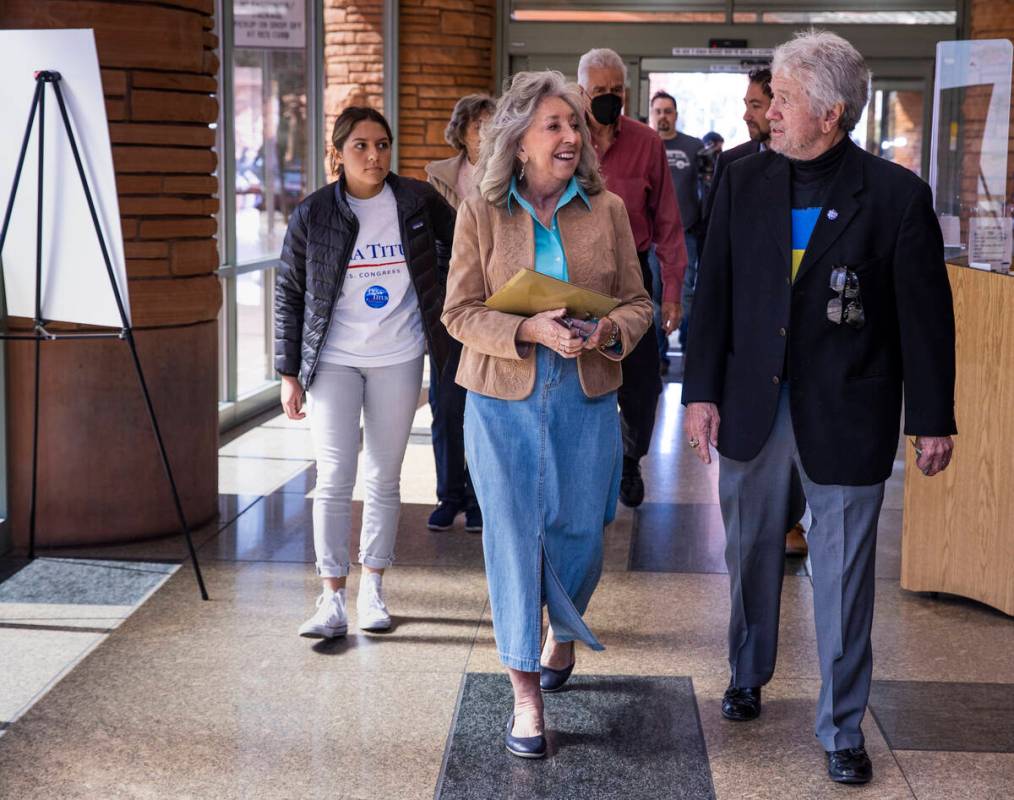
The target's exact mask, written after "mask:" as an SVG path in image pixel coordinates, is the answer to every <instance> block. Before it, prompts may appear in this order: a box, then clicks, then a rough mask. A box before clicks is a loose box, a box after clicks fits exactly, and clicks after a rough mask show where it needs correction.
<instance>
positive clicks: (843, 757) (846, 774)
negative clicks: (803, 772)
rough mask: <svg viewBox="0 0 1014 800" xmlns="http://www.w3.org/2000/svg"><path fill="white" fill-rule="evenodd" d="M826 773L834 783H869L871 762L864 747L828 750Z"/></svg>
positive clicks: (871, 775) (871, 777)
mask: <svg viewBox="0 0 1014 800" xmlns="http://www.w3.org/2000/svg"><path fill="white" fill-rule="evenodd" d="M827 774H828V775H830V776H831V780H833V781H834V782H835V783H869V782H870V781H871V780H872V779H873V764H872V763H871V762H870V757H869V756H868V755H866V748H865V747H849V748H846V749H845V750H829V751H828V754H827Z"/></svg>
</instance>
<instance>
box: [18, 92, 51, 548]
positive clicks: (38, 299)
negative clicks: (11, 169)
mask: <svg viewBox="0 0 1014 800" xmlns="http://www.w3.org/2000/svg"><path fill="white" fill-rule="evenodd" d="M35 92H36V99H37V101H38V111H39V164H38V167H39V185H38V194H37V198H36V200H37V208H36V214H37V218H36V221H35V336H36V339H35V414H34V415H33V416H34V419H33V420H32V499H31V505H30V507H29V511H28V558H29V559H33V558H35V517H36V510H37V508H38V506H37V501H38V485H39V375H40V365H41V362H42V350H41V347H40V345H41V344H42V338H41V336H42V334H41V333H40V331H39V327H40V326H41V325H42V189H43V186H44V185H45V184H44V182H43V181H44V175H45V170H44V162H43V153H44V152H45V149H44V148H45V144H46V93H45V84H44V83H43V82H42V81H41V80H40V81H38V82H37V83H36V84H35ZM11 205H12V206H13V203H11Z"/></svg>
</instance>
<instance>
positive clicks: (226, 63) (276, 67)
mask: <svg viewBox="0 0 1014 800" xmlns="http://www.w3.org/2000/svg"><path fill="white" fill-rule="evenodd" d="M218 2H219V14H218V15H216V20H217V21H220V23H221V27H220V28H219V29H218V33H219V34H220V39H221V41H222V68H221V74H220V85H221V109H222V111H221V117H220V120H219V154H220V158H219V163H220V165H221V175H220V185H221V195H222V204H221V212H220V226H219V230H220V238H221V241H222V246H221V252H222V266H221V268H220V270H219V277H220V279H221V281H222V295H223V298H224V302H223V305H222V311H221V314H220V316H219V333H220V335H219V342H220V347H221V362H220V369H221V375H220V380H219V400H220V403H221V406H220V408H221V409H222V412H223V415H224V416H223V419H227V420H232V421H238V420H240V419H242V418H243V417H245V416H249V415H250V414H253V413H257V411H258V410H260V409H261V408H263V407H266V406H267V405H269V404H270V403H271V402H277V396H278V389H277V386H276V375H275V372H274V357H273V349H274V319H273V317H274V314H273V311H274V308H273V306H274V300H273V298H274V278H275V272H276V267H277V264H278V258H279V256H280V254H281V250H282V243H283V241H284V239H285V230H286V227H287V225H288V220H289V215H290V214H291V213H292V211H293V209H295V207H296V206H297V205H298V203H299V202H300V200H302V199H303V197H305V196H306V195H307V194H308V193H309V192H311V191H312V190H313V189H314V188H315V187H316V186H318V185H319V184H320V181H321V179H322V176H323V160H322V157H321V156H320V155H319V154H318V152H317V151H318V150H320V144H321V137H320V135H319V133H318V131H319V130H322V128H323V120H322V119H320V111H321V107H322V103H321V98H322V95H323V88H322V85H323V60H322V44H323V35H322V27H321V26H322V17H321V15H320V0H287V2H285V3H278V2H272V1H271V0H218Z"/></svg>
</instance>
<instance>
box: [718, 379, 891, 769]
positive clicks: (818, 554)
mask: <svg viewBox="0 0 1014 800" xmlns="http://www.w3.org/2000/svg"><path fill="white" fill-rule="evenodd" d="M793 465H795V467H796V469H797V470H798V473H799V477H800V478H801V479H802V482H803V490H804V492H805V493H806V499H807V501H808V502H809V504H810V509H811V511H812V513H813V524H812V525H811V526H810V531H809V533H808V534H807V537H806V538H807V542H808V544H809V549H810V562H811V566H812V570H813V614H814V621H815V622H816V628H817V655H818V658H819V659H820V677H821V687H820V698H819V700H818V702H817V722H816V734H817V738H818V739H819V740H820V743H821V745H823V747H824V749H825V750H841V749H844V748H847V747H859V746H861V745H862V744H863V733H862V727H861V725H862V720H863V715H864V714H865V713H866V703H867V700H868V699H869V695H870V679H871V676H872V672H873V653H872V648H871V645H870V630H871V628H872V625H873V598H874V591H875V588H876V586H875V579H874V561H875V555H876V544H877V519H878V517H879V516H880V506H881V504H882V502H883V499H884V484H883V483H878V484H875V485H873V486H828V485H822V484H817V483H814V482H813V481H811V480H810V478H809V477H808V476H807V474H806V472H805V471H804V469H803V465H802V464H801V463H800V459H799V452H798V451H797V449H796V439H795V435H794V434H793V431H792V419H791V416H790V412H789V390H788V386H787V385H786V386H783V387H782V392H781V397H780V399H779V404H778V413H777V414H776V417H775V423H774V426H773V427H772V429H771V434H770V436H769V437H768V440H767V442H766V443H765V445H764V447H763V448H762V449H761V451H760V453H758V454H757V456H756V457H755V458H754V459H753V460H751V461H734V460H732V459H730V458H725V457H724V456H722V457H721V459H720V463H719V497H720V501H721V506H722V518H723V520H724V522H725V531H726V539H727V543H726V550H725V560H726V564H727V565H728V567H729V578H730V583H731V591H732V613H731V618H730V620H729V665H730V667H731V668H732V684H733V685H734V686H737V687H740V688H745V687H751V686H762V685H764V684H765V683H767V682H768V681H769V680H771V676H772V675H773V674H774V671H775V657H776V653H777V649H778V613H779V601H780V600H781V589H782V577H783V575H784V571H785V559H784V552H785V531H786V530H788V528H789V527H790V526H791V525H792V522H794V520H792V519H791V517H792V513H791V509H790V508H789V506H790V496H791V492H790V483H791V481H792V466H793Z"/></svg>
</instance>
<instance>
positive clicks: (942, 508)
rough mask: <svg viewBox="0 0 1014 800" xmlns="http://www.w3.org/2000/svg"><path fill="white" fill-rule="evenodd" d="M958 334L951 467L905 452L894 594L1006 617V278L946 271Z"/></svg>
mask: <svg viewBox="0 0 1014 800" xmlns="http://www.w3.org/2000/svg"><path fill="white" fill-rule="evenodd" d="M947 271H948V273H949V275H950V280H951V289H952V291H953V292H954V316H955V322H956V328H957V386H956V390H955V415H956V416H957V423H958V434H959V435H958V436H957V437H956V439H955V449H954V459H953V461H952V462H951V465H950V467H949V468H948V469H947V470H946V471H945V472H944V473H943V474H941V475H937V476H936V477H933V478H927V477H925V476H924V475H923V474H922V473H921V472H920V471H919V469H918V468H917V467H916V466H915V453H914V452H913V449H912V448H911V447H906V448H905V453H906V455H905V512H904V527H903V529H902V545H901V585H902V587H903V588H905V589H910V590H912V591H918V592H947V593H948V594H955V595H961V596H963V597H970V598H972V599H974V600H978V601H980V602H982V603H986V604H987V605H990V606H993V607H995V608H998V609H1000V610H1001V611H1003V612H1004V613H1006V614H1014V277H1011V276H1006V275H998V274H995V273H991V272H983V271H980V270H975V269H968V268H967V267H956V266H952V265H948V267H947Z"/></svg>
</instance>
